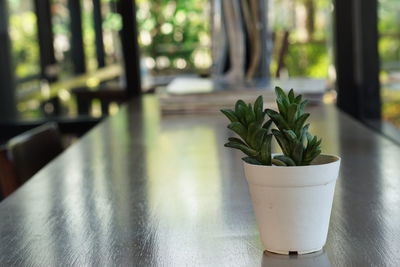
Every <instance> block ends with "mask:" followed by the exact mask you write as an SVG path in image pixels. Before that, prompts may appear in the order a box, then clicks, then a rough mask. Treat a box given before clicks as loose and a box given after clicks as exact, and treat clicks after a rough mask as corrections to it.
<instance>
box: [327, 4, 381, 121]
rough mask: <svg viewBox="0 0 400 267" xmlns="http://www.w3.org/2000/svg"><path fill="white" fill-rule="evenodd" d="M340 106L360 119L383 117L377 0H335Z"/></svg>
mask: <svg viewBox="0 0 400 267" xmlns="http://www.w3.org/2000/svg"><path fill="white" fill-rule="evenodd" d="M334 6H335V9H334V20H335V21H334V40H335V42H334V44H335V47H334V49H335V64H336V73H337V84H336V86H337V91H338V99H337V105H338V107H339V108H340V109H342V110H343V111H345V112H346V113H348V114H350V115H351V116H353V117H355V118H357V119H360V120H369V119H379V118H380V117H381V100H380V82H379V54H378V27H377V25H378V16H377V8H378V5H377V0H334Z"/></svg>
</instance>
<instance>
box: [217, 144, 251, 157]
mask: <svg viewBox="0 0 400 267" xmlns="http://www.w3.org/2000/svg"><path fill="white" fill-rule="evenodd" d="M224 146H225V147H231V148H236V149H239V150H241V151H242V152H243V153H245V154H246V155H248V156H250V157H255V156H257V155H258V152H257V151H255V150H254V149H251V148H250V147H248V146H246V145H242V144H238V143H235V142H228V143H226V144H225V145H224Z"/></svg>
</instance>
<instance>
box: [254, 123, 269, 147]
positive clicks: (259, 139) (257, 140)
mask: <svg viewBox="0 0 400 267" xmlns="http://www.w3.org/2000/svg"><path fill="white" fill-rule="evenodd" d="M266 134H267V130H266V129H264V128H259V129H258V130H257V131H256V134H255V135H254V136H253V137H252V138H253V140H252V142H253V144H254V147H253V148H254V149H257V150H259V149H260V148H261V145H262V143H263V141H264V136H265V135H266Z"/></svg>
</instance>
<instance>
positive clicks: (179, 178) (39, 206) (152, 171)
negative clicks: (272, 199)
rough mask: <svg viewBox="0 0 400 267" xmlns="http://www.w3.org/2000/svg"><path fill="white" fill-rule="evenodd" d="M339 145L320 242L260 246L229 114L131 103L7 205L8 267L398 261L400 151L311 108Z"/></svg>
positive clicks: (0, 260)
mask: <svg viewBox="0 0 400 267" xmlns="http://www.w3.org/2000/svg"><path fill="white" fill-rule="evenodd" d="M311 112H312V116H311V121H312V125H313V126H312V128H311V131H312V132H313V133H315V134H317V135H319V136H323V137H324V140H323V142H324V143H323V144H324V152H326V153H334V154H339V155H341V157H342V168H341V172H340V177H339V180H338V182H337V185H336V191H335V199H334V203H333V210H332V217H331V224H330V231H329V236H328V241H327V245H326V246H325V248H324V251H322V252H320V253H316V254H310V255H305V256H290V257H289V256H277V255H274V254H270V253H265V254H263V251H262V247H261V242H260V238H259V234H258V231H257V226H256V223H255V218H254V214H253V210H252V206H251V202H250V196H249V192H248V189H247V184H246V180H245V178H244V174H243V169H242V163H241V159H240V158H241V156H242V155H241V154H240V153H239V152H236V151H233V150H229V149H226V148H224V147H223V146H222V145H223V143H224V141H225V140H226V139H227V137H228V136H230V135H231V133H230V132H229V131H228V130H227V129H226V128H225V125H226V120H225V118H224V117H222V115H201V116H193V115H185V116H182V115H181V116H178V115H177V116H168V117H163V118H161V117H160V115H159V112H158V108H157V102H156V99H155V98H154V97H152V96H148V97H144V98H143V99H142V100H141V103H134V102H132V103H131V104H129V105H128V106H127V107H125V108H124V109H122V110H121V111H120V112H119V113H118V114H117V115H116V116H113V117H111V118H109V119H107V120H106V121H104V122H102V123H101V124H100V125H99V126H97V127H96V128H95V129H93V130H92V131H91V132H90V133H89V134H87V135H86V136H85V137H83V138H82V139H81V140H80V141H79V142H78V143H76V144H75V145H73V146H72V147H70V148H69V149H68V150H67V151H66V152H65V153H63V154H62V155H61V156H60V157H59V158H57V159H56V160H55V161H54V162H52V163H51V164H50V165H48V166H47V167H45V168H44V169H43V170H42V171H40V172H39V173H38V174H37V175H36V176H34V177H33V178H32V179H31V180H30V181H29V182H28V183H26V184H25V185H24V186H23V187H22V188H20V189H19V190H18V191H17V192H16V193H14V194H13V195H11V196H10V197H9V198H7V199H6V200H5V201H3V202H2V203H1V204H0V265H2V266H3V265H4V266H61V265H66V266H69V265H74V266H87V265H92V266H113V265H118V266H260V265H262V266H400V193H399V192H400V162H399V157H400V148H399V147H398V146H397V145H395V144H394V143H392V142H391V141H388V140H386V139H385V138H383V137H381V136H380V135H378V134H376V133H374V132H372V131H371V130H369V129H367V128H365V127H364V126H362V125H361V124H359V123H357V122H355V121H354V120H352V119H350V118H349V117H348V116H346V115H344V114H343V113H341V112H338V111H337V109H336V108H335V107H333V106H322V107H315V108H312V109H311Z"/></svg>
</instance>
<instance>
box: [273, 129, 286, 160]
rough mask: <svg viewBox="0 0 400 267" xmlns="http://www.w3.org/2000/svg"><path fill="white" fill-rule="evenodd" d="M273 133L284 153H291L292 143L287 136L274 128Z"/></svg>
mask: <svg viewBox="0 0 400 267" xmlns="http://www.w3.org/2000/svg"><path fill="white" fill-rule="evenodd" d="M272 134H273V135H274V136H275V139H276V141H278V145H279V146H280V148H281V149H282V152H283V154H285V155H290V145H289V143H288V141H287V140H286V138H285V136H284V135H283V134H282V133H281V132H280V131H278V130H275V129H272Z"/></svg>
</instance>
